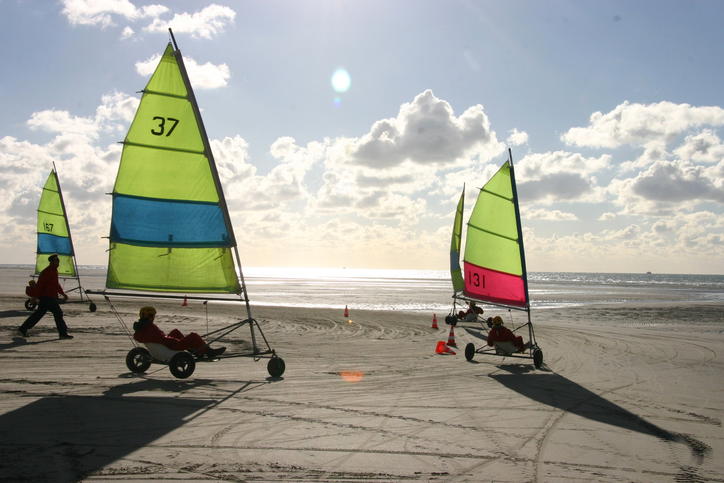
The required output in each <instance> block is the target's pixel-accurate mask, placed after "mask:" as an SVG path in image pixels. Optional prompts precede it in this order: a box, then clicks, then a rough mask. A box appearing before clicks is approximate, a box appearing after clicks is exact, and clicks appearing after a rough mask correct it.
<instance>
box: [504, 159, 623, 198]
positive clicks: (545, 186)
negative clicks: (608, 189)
mask: <svg viewBox="0 0 724 483" xmlns="http://www.w3.org/2000/svg"><path fill="white" fill-rule="evenodd" d="M610 164H611V157H610V155H602V156H599V157H597V158H591V157H585V156H583V155H581V154H579V153H569V152H565V151H555V152H547V153H533V154H528V155H526V156H525V157H524V158H523V159H521V160H520V161H519V162H518V163H516V169H515V173H516V181H517V182H518V193H519V194H520V197H521V199H525V200H527V201H543V202H547V203H550V202H554V201H573V200H577V201H598V200H600V199H601V198H602V196H603V192H602V189H601V188H600V187H599V186H598V183H597V179H596V176H595V174H596V173H598V172H600V171H603V170H605V169H607V168H608V167H609V166H610Z"/></svg>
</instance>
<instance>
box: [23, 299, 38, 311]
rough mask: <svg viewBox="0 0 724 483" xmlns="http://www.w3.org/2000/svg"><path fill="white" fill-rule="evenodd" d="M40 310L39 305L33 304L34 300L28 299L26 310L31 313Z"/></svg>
mask: <svg viewBox="0 0 724 483" xmlns="http://www.w3.org/2000/svg"><path fill="white" fill-rule="evenodd" d="M36 308H38V304H36V303H35V302H33V299H28V300H26V301H25V309H26V310H30V311H31V312H32V311H33V310H35V309H36Z"/></svg>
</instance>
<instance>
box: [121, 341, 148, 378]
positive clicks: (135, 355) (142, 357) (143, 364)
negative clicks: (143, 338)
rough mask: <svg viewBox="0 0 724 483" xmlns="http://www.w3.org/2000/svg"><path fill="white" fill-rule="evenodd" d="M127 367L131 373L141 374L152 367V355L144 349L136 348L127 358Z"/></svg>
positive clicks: (129, 352)
mask: <svg viewBox="0 0 724 483" xmlns="http://www.w3.org/2000/svg"><path fill="white" fill-rule="evenodd" d="M126 367H128V369H129V370H130V371H131V372H135V373H136V374H141V373H143V372H146V369H148V368H149V367H151V354H149V353H148V351H147V350H146V349H145V348H143V347H134V348H133V349H131V350H130V351H128V355H127V356H126Z"/></svg>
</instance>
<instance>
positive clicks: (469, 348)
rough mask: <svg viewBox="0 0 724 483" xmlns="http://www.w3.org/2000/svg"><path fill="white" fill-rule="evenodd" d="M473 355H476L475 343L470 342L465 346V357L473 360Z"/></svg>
mask: <svg viewBox="0 0 724 483" xmlns="http://www.w3.org/2000/svg"><path fill="white" fill-rule="evenodd" d="M473 357H475V344H473V343H472V342H468V345H466V346H465V359H467V360H469V361H472V360H473Z"/></svg>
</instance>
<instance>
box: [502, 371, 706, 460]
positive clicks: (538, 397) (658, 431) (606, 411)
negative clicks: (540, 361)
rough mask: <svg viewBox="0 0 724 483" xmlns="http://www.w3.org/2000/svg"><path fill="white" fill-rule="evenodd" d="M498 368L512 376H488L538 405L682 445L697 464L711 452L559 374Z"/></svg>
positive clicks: (697, 442)
mask: <svg viewBox="0 0 724 483" xmlns="http://www.w3.org/2000/svg"><path fill="white" fill-rule="evenodd" d="M498 367H500V368H501V369H504V370H506V371H508V372H511V374H491V375H490V377H491V378H493V379H495V380H496V381H498V382H499V383H501V384H502V385H504V386H506V387H508V388H510V389H512V390H513V391H515V392H517V393H519V394H522V395H523V396H525V397H528V398H530V399H533V400H534V401H537V402H539V403H542V404H546V405H548V406H551V407H554V408H557V409H560V410H563V411H566V412H569V413H573V414H576V415H578V416H581V417H584V418H587V419H591V420H593V421H598V422H600V423H605V424H609V425H611V426H617V427H619V428H623V429H627V430H629V431H636V432H638V433H643V434H646V435H649V436H653V437H655V438H659V439H662V440H664V441H671V442H676V443H682V444H685V445H686V446H687V447H688V448H689V449H690V450H691V453H692V455H693V456H694V457H695V458H696V459H697V461H698V462H699V463H701V461H702V460H703V458H704V457H705V456H707V455H708V454H709V453H710V452H711V448H710V447H709V446H708V445H707V444H705V443H703V442H701V441H698V440H696V439H694V438H692V437H691V436H689V435H686V434H681V433H672V432H670V431H667V430H665V429H663V428H660V427H658V426H656V425H655V424H653V423H650V422H648V421H646V420H645V419H644V418H642V417H641V416H637V415H636V414H634V413H632V412H630V411H628V410H626V409H624V408H622V407H621V406H618V405H616V404H614V403H612V402H611V401H609V400H607V399H604V398H603V397H601V396H599V395H598V394H596V393H593V392H591V391H589V390H588V389H586V388H584V387H583V386H581V385H579V384H576V383H575V382H573V381H571V380H569V379H566V378H565V377H563V376H561V375H559V374H555V373H553V372H548V373H545V374H541V373H540V372H539V371H535V372H534V373H529V372H532V368H530V369H527V368H526V367H524V366H519V365H517V364H510V365H503V366H498Z"/></svg>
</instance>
